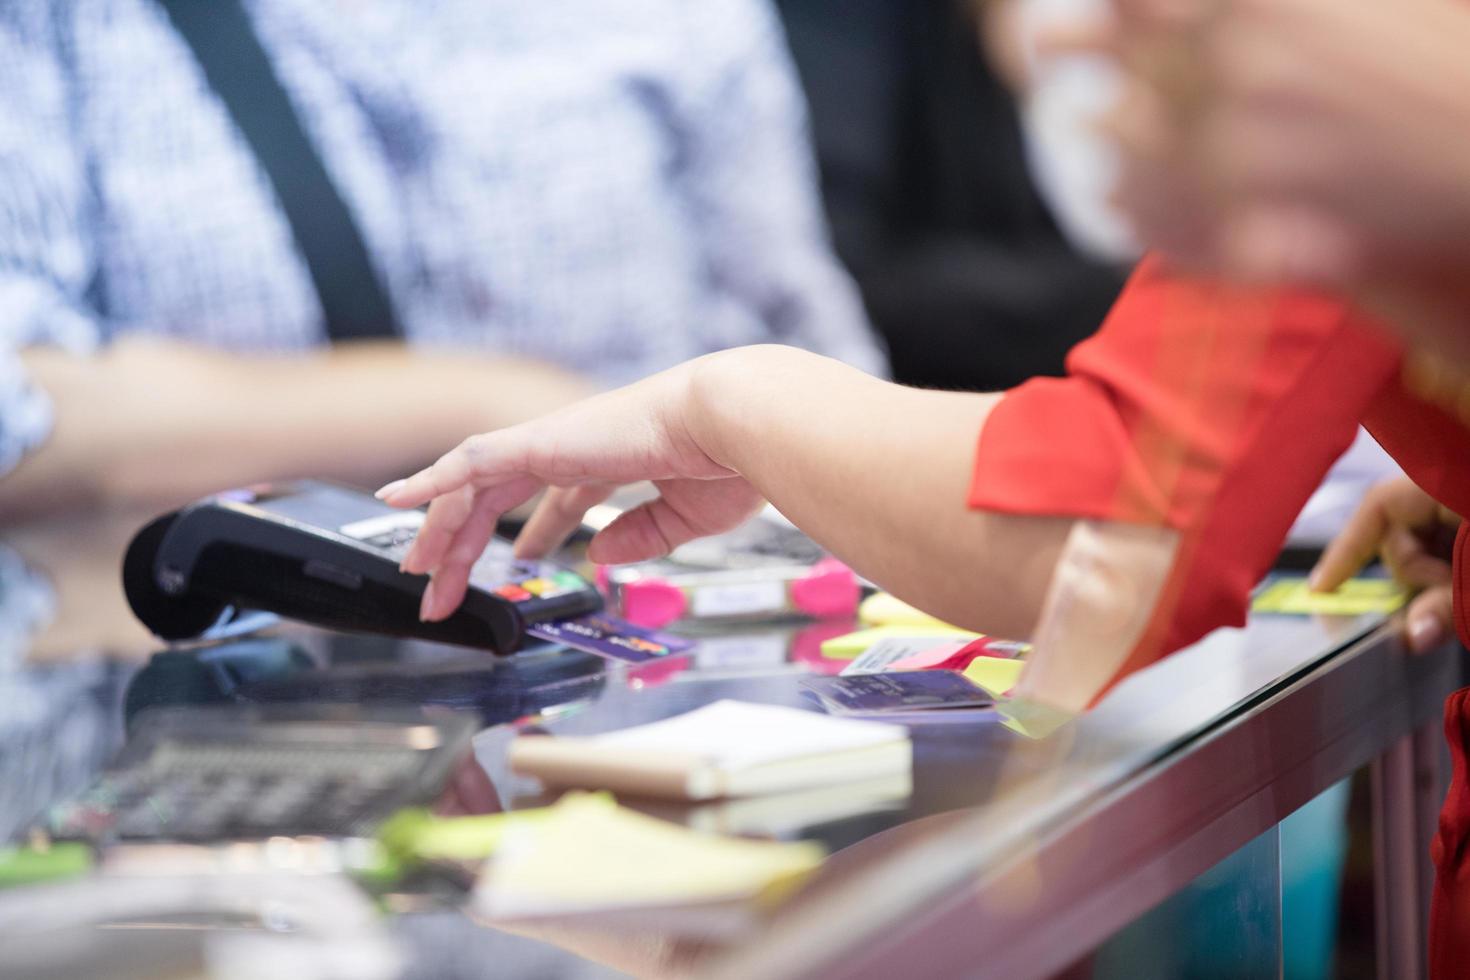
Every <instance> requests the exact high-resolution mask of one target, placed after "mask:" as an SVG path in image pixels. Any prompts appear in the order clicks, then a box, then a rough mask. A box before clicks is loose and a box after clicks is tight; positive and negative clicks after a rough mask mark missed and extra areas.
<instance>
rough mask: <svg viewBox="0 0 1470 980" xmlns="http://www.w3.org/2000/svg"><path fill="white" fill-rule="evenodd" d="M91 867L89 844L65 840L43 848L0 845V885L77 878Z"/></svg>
mask: <svg viewBox="0 0 1470 980" xmlns="http://www.w3.org/2000/svg"><path fill="white" fill-rule="evenodd" d="M90 870H92V849H91V848H90V847H88V846H87V845H86V844H79V843H65V842H63V843H58V844H52V845H51V846H50V847H47V848H42V849H36V848H29V847H0V888H7V887H11V886H15V885H31V884H36V883H39V882H44V881H56V880H57V879H60V878H76V877H80V876H81V875H84V874H86V873H87V872H88V871H90Z"/></svg>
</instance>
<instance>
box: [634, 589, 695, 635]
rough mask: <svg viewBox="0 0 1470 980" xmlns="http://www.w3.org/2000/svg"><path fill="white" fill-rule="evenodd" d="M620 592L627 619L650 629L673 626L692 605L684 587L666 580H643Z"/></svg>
mask: <svg viewBox="0 0 1470 980" xmlns="http://www.w3.org/2000/svg"><path fill="white" fill-rule="evenodd" d="M619 591H620V595H619V599H620V603H621V605H622V613H623V618H624V619H626V620H627V621H628V622H630V623H633V624H635V625H638V626H647V627H648V628H649V629H662V628H663V627H665V626H667V625H669V624H670V623H672V622H674V621H675V620H677V619H679V618H680V617H682V616H683V615H684V612H685V610H686V609H687V608H688V605H689V603H688V600H687V599H685V598H684V590H683V589H681V588H679V587H678V586H677V585H674V584H672V583H670V582H666V581H664V580H662V579H656V578H648V579H639V580H637V581H636V582H629V583H627V584H626V585H624V586H623V587H622V589H621V590H619Z"/></svg>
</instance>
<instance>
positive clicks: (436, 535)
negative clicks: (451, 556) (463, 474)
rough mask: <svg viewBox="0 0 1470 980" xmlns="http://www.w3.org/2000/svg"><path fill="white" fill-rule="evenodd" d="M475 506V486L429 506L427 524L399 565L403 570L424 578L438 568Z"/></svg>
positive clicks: (420, 526) (421, 528) (441, 498)
mask: <svg viewBox="0 0 1470 980" xmlns="http://www.w3.org/2000/svg"><path fill="white" fill-rule="evenodd" d="M474 503H475V488H474V487H460V488H459V489H458V490H454V491H451V492H450V493H447V494H445V495H444V496H442V497H436V498H435V499H434V501H433V503H431V504H429V513H428V515H427V516H426V517H425V518H424V523H423V524H421V525H419V531H418V534H416V535H414V539H413V544H412V545H411V546H410V547H409V549H408V552H407V554H405V555H404V556H403V561H402V562H400V563H399V565H398V568H399V570H400V571H404V572H408V573H410V574H412V575H422V574H424V573H425V572H427V571H428V570H429V569H431V568H433V567H434V566H436V565H438V564H439V562H440V560H441V559H442V558H443V556H444V552H445V550H446V549H447V548H448V547H449V542H450V541H452V540H454V535H455V534H456V533H457V532H458V531H459V528H460V526H461V525H462V524H464V522H465V520H466V519H468V517H469V516H470V510H471V508H472V507H473V506H474Z"/></svg>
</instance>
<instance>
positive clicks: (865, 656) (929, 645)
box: [842, 636, 970, 677]
mask: <svg viewBox="0 0 1470 980" xmlns="http://www.w3.org/2000/svg"><path fill="white" fill-rule="evenodd" d="M969 642H970V641H969V640H955V639H949V638H934V637H928V638H924V637H917V636H895V637H890V638H889V639H886V640H879V641H878V642H877V643H874V644H873V645H872V646H870V647H868V648H867V649H866V650H864V651H863V652H862V653H860V654H858V655H857V657H856V658H855V659H854V660H853V662H852V663H850V664H848V665H847V666H846V667H844V668H842V676H844V677H845V676H847V675H849V674H880V673H882V672H883V671H884V670H886V669H887V668H888V665H889V664H895V663H898V662H899V661H900V660H907V659H908V658H909V657H912V656H913V655H914V654H916V653H923V652H925V651H926V650H932V649H934V648H935V647H952V648H953V649H954V650H955V651H958V650H959V649H960V648H961V647H963V646H964V645H965V644H967V643H969Z"/></svg>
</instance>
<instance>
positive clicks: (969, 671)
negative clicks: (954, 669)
mask: <svg viewBox="0 0 1470 980" xmlns="http://www.w3.org/2000/svg"><path fill="white" fill-rule="evenodd" d="M1025 669H1026V662H1025V661H1023V660H1006V659H1002V658H1000V657H976V658H975V659H974V660H971V661H970V665H969V666H968V667H966V668H965V669H964V671H962V673H963V674H964V675H965V677H966V678H968V679H969V680H970V681H972V682H973V683H975V684H977V685H979V686H980V687H981V688H982V689H984V690H985V691H986V692H987V693H988V694H990V695H991V696H992V697H997V698H998V697H1001V696H1002V695H1004V694H1005V693H1006V692H1007V691H1009V690H1010V689H1011V688H1013V687H1015V686H1016V681H1018V680H1020V679H1021V671H1023V670H1025Z"/></svg>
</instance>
